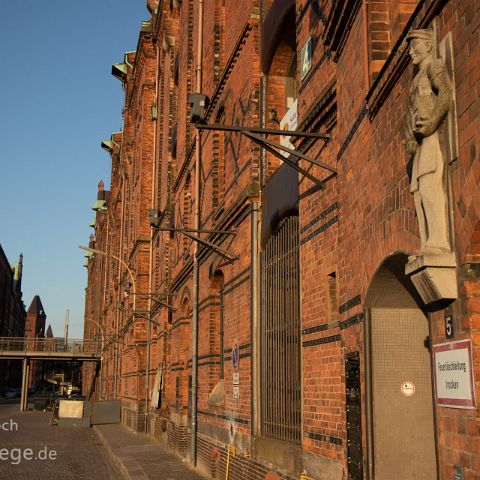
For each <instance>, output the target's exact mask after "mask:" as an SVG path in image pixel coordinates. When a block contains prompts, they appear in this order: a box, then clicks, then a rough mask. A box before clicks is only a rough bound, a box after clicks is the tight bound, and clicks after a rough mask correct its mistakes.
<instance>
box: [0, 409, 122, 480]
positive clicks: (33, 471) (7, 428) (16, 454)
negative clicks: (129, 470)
mask: <svg viewBox="0 0 480 480" xmlns="http://www.w3.org/2000/svg"><path fill="white" fill-rule="evenodd" d="M50 417H51V412H48V411H47V412H33V411H29V412H20V411H19V406H18V400H16V401H7V400H2V401H1V402H0V479H4V478H5V479H9V480H17V479H18V480H23V479H25V480H26V479H28V480H44V479H45V480H47V479H48V480H52V479H56V478H57V479H62V480H64V479H65V480H70V479H71V480H74V479H85V480H87V479H88V480H97V479H98V480H117V479H119V478H121V477H120V475H119V473H118V472H117V471H116V469H115V468H114V467H113V466H112V465H111V464H110V462H109V460H108V457H107V454H106V453H105V451H104V449H103V447H102V445H101V443H100V442H99V440H98V438H97V436H96V434H95V432H94V431H93V430H92V429H90V428H80V427H78V428H76V427H59V426H50V425H49V421H50Z"/></svg>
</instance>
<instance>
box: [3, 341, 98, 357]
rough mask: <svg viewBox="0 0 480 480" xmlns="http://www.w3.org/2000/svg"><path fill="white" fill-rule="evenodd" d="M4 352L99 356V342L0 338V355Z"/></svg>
mask: <svg viewBox="0 0 480 480" xmlns="http://www.w3.org/2000/svg"><path fill="white" fill-rule="evenodd" d="M4 352H24V353H27V352H28V353H36V352H38V353H40V352H41V353H71V354H77V355H82V354H92V355H98V356H99V355H100V353H101V342H100V341H99V340H69V341H68V342H66V343H65V341H64V339H63V338H61V339H57V338H26V337H0V354H1V353H4Z"/></svg>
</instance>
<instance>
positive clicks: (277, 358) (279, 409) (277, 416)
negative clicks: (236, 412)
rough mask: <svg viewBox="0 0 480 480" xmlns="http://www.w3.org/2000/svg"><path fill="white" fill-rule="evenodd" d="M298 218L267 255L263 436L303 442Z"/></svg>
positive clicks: (278, 232) (280, 228) (281, 227)
mask: <svg viewBox="0 0 480 480" xmlns="http://www.w3.org/2000/svg"><path fill="white" fill-rule="evenodd" d="M298 237H299V232H298V216H297V215H292V216H289V217H286V218H284V219H283V220H281V221H280V222H279V224H278V225H277V228H276V229H275V230H274V231H273V233H272V235H271V237H270V238H269V240H268V242H267V244H266V247H265V249H264V251H263V252H262V318H261V332H262V333H261V395H262V399H261V403H262V407H261V408H262V409H261V413H262V434H263V435H265V436H268V437H274V438H277V439H279V440H285V441H288V442H292V443H300V441H301V370H300V354H301V349H300V301H299V296H300V295H299V294H300V282H299V249H298V247H299V241H298Z"/></svg>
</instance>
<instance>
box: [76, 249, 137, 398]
mask: <svg viewBox="0 0 480 480" xmlns="http://www.w3.org/2000/svg"><path fill="white" fill-rule="evenodd" d="M79 248H81V249H82V250H86V251H87V252H92V253H95V254H97V255H103V256H105V257H111V258H113V259H115V260H118V261H119V262H120V263H121V264H122V265H123V266H124V267H125V269H126V270H127V272H128V276H129V277H130V281H131V282H132V285H133V291H134V292H136V291H137V284H136V282H135V276H134V275H133V272H132V269H131V268H130V267H129V266H128V264H127V263H126V262H125V261H124V260H122V259H121V258H120V257H118V256H117V255H114V254H113V253H107V252H104V251H103V250H98V249H96V248H91V247H84V246H82V245H80V246H79ZM136 305H137V296H136V295H134V296H133V320H134V321H135V310H136ZM117 333H118V331H117ZM115 351H116V352H118V346H117V347H116V350H115ZM117 355H118V354H116V357H115V365H114V370H115V386H114V398H116V396H117V373H118V372H117V369H118V364H117V362H118V360H117ZM102 356H103V354H102Z"/></svg>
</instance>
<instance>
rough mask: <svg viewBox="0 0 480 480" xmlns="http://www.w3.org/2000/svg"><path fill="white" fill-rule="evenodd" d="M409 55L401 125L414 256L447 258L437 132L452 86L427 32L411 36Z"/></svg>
mask: <svg viewBox="0 0 480 480" xmlns="http://www.w3.org/2000/svg"><path fill="white" fill-rule="evenodd" d="M407 41H408V43H409V54H410V56H411V58H412V62H413V64H414V65H415V67H416V73H415V77H414V79H413V84H412V87H411V89H410V93H409V95H408V101H407V112H406V114H405V117H404V119H403V136H404V144H405V147H406V149H407V152H408V153H409V154H410V155H412V156H413V157H414V158H413V169H412V179H411V186H410V192H411V193H413V197H414V202H415V210H416V212H417V217H418V224H419V228H420V241H421V247H420V250H419V251H418V252H417V255H418V254H420V255H422V254H433V255H435V254H442V253H446V252H450V242H449V235H448V227H447V226H448V220H447V218H448V217H447V195H446V190H445V186H444V180H443V171H444V158H443V154H442V150H441V148H440V139H439V134H438V129H439V128H440V125H441V124H442V122H443V121H444V119H445V117H446V116H447V114H448V111H449V110H450V108H451V104H452V86H451V81H450V77H449V75H448V72H447V69H446V67H445V64H444V63H443V62H442V61H440V60H437V59H435V58H434V56H433V55H434V50H433V49H434V41H433V32H432V31H431V30H412V31H411V32H410V33H409V34H408V36H407Z"/></svg>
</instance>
